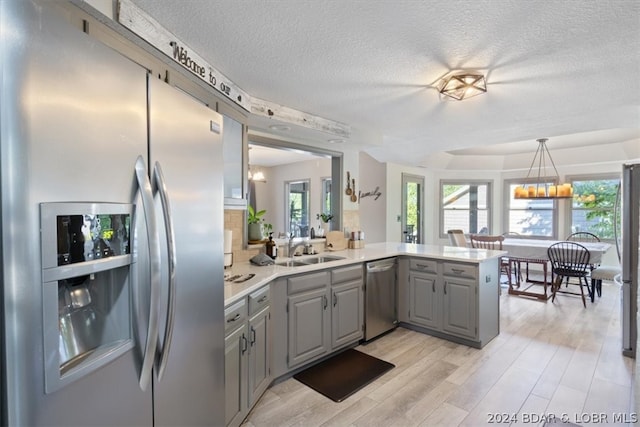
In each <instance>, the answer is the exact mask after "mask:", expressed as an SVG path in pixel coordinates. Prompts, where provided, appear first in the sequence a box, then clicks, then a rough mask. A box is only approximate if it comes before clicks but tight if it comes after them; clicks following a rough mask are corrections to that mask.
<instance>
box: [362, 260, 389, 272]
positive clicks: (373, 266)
mask: <svg viewBox="0 0 640 427" xmlns="http://www.w3.org/2000/svg"><path fill="white" fill-rule="evenodd" d="M395 267H396V261H395V260H391V261H383V262H370V263H368V264H367V273H381V272H384V271H389V270H392V269H394V268H395Z"/></svg>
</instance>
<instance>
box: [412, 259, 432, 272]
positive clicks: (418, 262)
mask: <svg viewBox="0 0 640 427" xmlns="http://www.w3.org/2000/svg"><path fill="white" fill-rule="evenodd" d="M409 269H410V270H416V271H428V272H431V273H437V272H438V262H437V261H434V260H432V259H420V258H411V259H410V260H409Z"/></svg>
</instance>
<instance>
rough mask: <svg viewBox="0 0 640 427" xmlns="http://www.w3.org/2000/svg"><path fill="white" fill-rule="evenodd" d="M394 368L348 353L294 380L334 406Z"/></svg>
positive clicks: (382, 361)
mask: <svg viewBox="0 0 640 427" xmlns="http://www.w3.org/2000/svg"><path fill="white" fill-rule="evenodd" d="M391 368H395V365H392V364H391V363H389V362H385V361H384V360H380V359H377V358H375V357H373V356H369V355H368V354H365V353H362V352H360V351H358V350H354V349H349V350H346V351H343V352H342V353H340V354H338V355H336V356H333V357H332V358H330V359H327V360H325V361H323V362H320V363H318V364H317V365H315V366H312V367H310V368H308V369H305V370H304V371H302V372H299V373H297V374H296V375H294V376H293V378H295V379H297V380H298V381H300V382H301V383H302V384H305V385H307V386H309V387H311V388H312V389H314V390H315V391H317V392H318V393H321V394H323V395H325V396H327V397H328V398H329V399H331V400H333V401H334V402H342V401H343V400H344V399H346V398H347V397H349V396H351V395H352V394H353V393H355V392H356V391H358V390H360V389H361V388H363V387H364V386H366V385H367V384H369V383H370V382H372V381H373V380H375V379H376V378H378V377H379V376H381V375H382V374H384V373H385V372H387V371H388V370H390V369H391Z"/></svg>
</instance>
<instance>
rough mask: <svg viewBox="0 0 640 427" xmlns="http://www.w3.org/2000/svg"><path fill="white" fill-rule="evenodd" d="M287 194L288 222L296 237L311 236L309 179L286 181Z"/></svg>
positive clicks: (287, 224) (288, 226)
mask: <svg viewBox="0 0 640 427" xmlns="http://www.w3.org/2000/svg"><path fill="white" fill-rule="evenodd" d="M285 186H286V195H287V200H286V203H287V206H286V210H287V217H286V219H287V223H286V224H285V226H286V227H287V230H289V231H290V232H291V233H293V235H294V236H295V237H308V236H309V180H302V181H289V182H287V183H285Z"/></svg>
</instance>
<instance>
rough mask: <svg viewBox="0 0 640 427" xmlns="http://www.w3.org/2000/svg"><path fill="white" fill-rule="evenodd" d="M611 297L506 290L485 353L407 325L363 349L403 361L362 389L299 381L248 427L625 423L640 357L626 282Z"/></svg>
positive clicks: (272, 392)
mask: <svg viewBox="0 0 640 427" xmlns="http://www.w3.org/2000/svg"><path fill="white" fill-rule="evenodd" d="M602 294H603V295H602V298H597V297H596V301H595V303H593V304H591V303H590V302H589V303H588V305H587V308H586V309H585V308H583V306H582V301H581V300H580V299H579V297H574V296H567V295H558V297H556V301H555V303H552V302H551V301H550V300H549V301H548V302H546V303H545V302H542V301H537V300H533V299H528V298H525V297H519V296H509V295H508V294H507V293H506V292H503V293H502V295H501V297H500V334H499V335H498V336H497V337H496V338H494V339H493V340H492V341H491V342H490V343H489V344H487V345H486V346H485V347H484V348H483V349H481V350H478V349H473V348H469V347H467V346H464V345H459V344H454V343H451V342H448V341H445V340H441V339H438V338H434V337H431V336H428V335H424V334H421V333H417V332H414V331H411V330H408V329H404V328H398V329H396V330H395V331H393V332H392V333H390V334H387V335H385V336H383V337H381V338H379V339H377V340H375V341H373V342H371V343H369V344H368V345H361V346H359V347H357V349H358V350H360V351H362V352H365V353H368V354H371V355H373V356H376V357H379V358H381V359H384V360H387V361H389V362H391V363H393V364H395V365H396V367H395V368H394V369H392V370H391V371H389V372H388V373H387V374H385V375H383V376H382V377H380V378H379V379H377V380H376V381H374V382H373V383H371V384H369V385H368V386H366V387H365V388H363V389H362V390H360V391H358V392H357V393H356V394H354V395H352V396H351V397H349V398H347V399H346V400H345V401H343V402H341V403H335V402H333V401H331V400H329V399H328V398H326V397H324V396H322V395H320V394H318V393H317V392H315V391H313V390H312V389H310V388H308V387H306V386H305V385H303V384H301V383H299V382H298V381H296V380H295V379H293V378H291V379H288V380H286V381H283V382H281V383H279V384H276V385H274V386H273V387H271V388H270V389H269V390H267V391H266V393H265V394H264V395H263V397H262V398H261V399H260V401H259V402H258V404H257V405H256V407H255V408H254V409H253V411H252V412H251V413H250V414H249V417H248V418H247V420H246V421H245V423H244V427H252V426H255V427H261V426H305V427H307V426H308V427H311V426H385V427H386V426H435V425H445V426H456V425H473V426H475V425H489V424H503V425H506V424H511V425H536V424H538V425H541V424H542V422H541V421H543V419H542V418H540V415H544V416H549V415H550V414H554V415H556V416H558V417H559V416H561V415H562V414H566V416H567V417H568V419H569V420H570V421H571V422H573V423H577V424H580V425H587V424H606V425H622V424H624V422H622V421H624V420H630V419H632V418H633V416H635V414H633V412H632V408H633V406H632V404H631V393H632V384H633V383H632V378H633V375H634V369H635V368H634V365H635V363H634V361H633V360H632V359H629V358H625V357H623V356H622V354H621V325H620V289H619V287H618V286H617V285H615V284H613V283H607V282H605V283H604V284H603V292H602ZM615 417H618V419H614V418H615ZM620 417H622V419H620ZM492 421H493V422H492ZM498 421H500V422H498ZM596 421H598V422H596ZM605 421H606V422H605Z"/></svg>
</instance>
